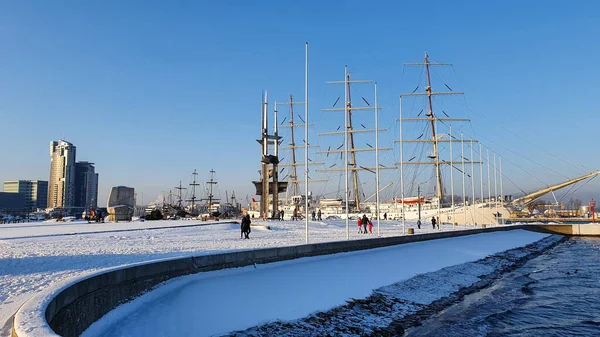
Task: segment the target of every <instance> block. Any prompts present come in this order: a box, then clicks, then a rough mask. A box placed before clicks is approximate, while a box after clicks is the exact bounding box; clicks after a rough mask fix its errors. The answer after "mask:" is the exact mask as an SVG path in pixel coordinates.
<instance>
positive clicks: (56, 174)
mask: <svg viewBox="0 0 600 337" xmlns="http://www.w3.org/2000/svg"><path fill="white" fill-rule="evenodd" d="M74 202H75V146H74V145H73V144H71V143H69V142H66V141H64V140H59V141H52V142H50V182H49V184H48V207H50V208H65V209H70V208H72V207H73V204H74Z"/></svg>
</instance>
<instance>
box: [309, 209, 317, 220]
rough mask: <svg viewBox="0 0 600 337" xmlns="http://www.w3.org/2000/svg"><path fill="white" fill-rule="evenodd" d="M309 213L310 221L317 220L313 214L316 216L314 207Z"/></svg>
mask: <svg viewBox="0 0 600 337" xmlns="http://www.w3.org/2000/svg"><path fill="white" fill-rule="evenodd" d="M310 215H311V217H312V221H315V220H317V218H316V217H315V216H316V213H315V210H314V209H313V211H312V213H311V214H310Z"/></svg>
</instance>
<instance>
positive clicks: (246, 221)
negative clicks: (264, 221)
mask: <svg viewBox="0 0 600 337" xmlns="http://www.w3.org/2000/svg"><path fill="white" fill-rule="evenodd" d="M242 232H250V216H249V215H246V216H245V217H243V218H242Z"/></svg>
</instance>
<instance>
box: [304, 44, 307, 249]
mask: <svg viewBox="0 0 600 337" xmlns="http://www.w3.org/2000/svg"><path fill="white" fill-rule="evenodd" d="M304 139H305V142H304V194H305V197H304V199H305V200H304V209H305V212H306V215H305V219H306V220H305V226H306V243H308V42H306V46H305V63H304Z"/></svg>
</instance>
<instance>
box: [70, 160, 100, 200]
mask: <svg viewBox="0 0 600 337" xmlns="http://www.w3.org/2000/svg"><path fill="white" fill-rule="evenodd" d="M73 206H75V207H81V208H83V209H88V208H89V207H92V208H93V209H96V207H97V206H98V173H96V169H95V167H94V163H89V162H87V161H80V162H77V163H75V203H74V205H73Z"/></svg>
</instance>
